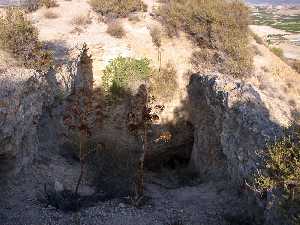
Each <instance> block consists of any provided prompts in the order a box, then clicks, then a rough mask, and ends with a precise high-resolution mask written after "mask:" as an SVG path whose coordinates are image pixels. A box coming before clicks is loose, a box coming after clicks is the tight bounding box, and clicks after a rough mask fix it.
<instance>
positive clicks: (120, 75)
mask: <svg viewBox="0 0 300 225" xmlns="http://www.w3.org/2000/svg"><path fill="white" fill-rule="evenodd" d="M149 65H150V61H149V60H148V59H146V58H144V59H133V58H125V57H118V58H116V59H114V60H113V61H112V62H111V63H110V64H109V65H108V66H107V67H106V68H105V70H104V74H103V77H102V82H103V83H102V84H103V88H104V90H105V91H106V92H107V93H110V94H112V95H113V96H120V95H121V94H122V92H123V91H126V90H128V89H129V88H130V86H129V85H134V83H135V82H139V81H143V80H147V79H148V78H149V76H150V72H151V69H150V66H149Z"/></svg>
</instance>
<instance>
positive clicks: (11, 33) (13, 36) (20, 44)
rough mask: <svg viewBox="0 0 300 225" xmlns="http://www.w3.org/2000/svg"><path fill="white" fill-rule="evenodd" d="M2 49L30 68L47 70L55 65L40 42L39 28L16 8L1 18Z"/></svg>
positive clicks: (0, 43)
mask: <svg viewBox="0 0 300 225" xmlns="http://www.w3.org/2000/svg"><path fill="white" fill-rule="evenodd" d="M0 47H1V48H2V49H3V50H5V51H7V52H9V53H10V54H11V55H13V56H15V57H16V58H17V59H18V60H21V61H22V62H23V64H24V65H25V66H26V67H28V68H34V69H37V70H47V69H49V67H50V65H51V64H52V63H53V58H52V56H51V54H50V52H48V51H45V50H44V49H43V45H42V43H41V42H40V41H39V40H38V30H37V28H36V27H35V26H33V24H32V23H31V21H29V20H28V19H27V18H26V16H25V15H24V12H22V11H20V10H19V9H16V8H11V9H8V10H7V11H6V14H5V15H4V16H2V17H0Z"/></svg>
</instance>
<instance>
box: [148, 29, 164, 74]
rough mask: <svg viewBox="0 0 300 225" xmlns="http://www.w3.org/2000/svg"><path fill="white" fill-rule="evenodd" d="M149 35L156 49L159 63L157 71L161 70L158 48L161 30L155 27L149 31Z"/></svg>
mask: <svg viewBox="0 0 300 225" xmlns="http://www.w3.org/2000/svg"><path fill="white" fill-rule="evenodd" d="M150 35H151V38H152V42H153V44H154V45H155V47H156V48H157V58H158V63H159V70H160V68H161V52H160V47H161V36H162V34H161V30H160V29H159V28H158V27H157V26H155V27H152V28H151V29H150Z"/></svg>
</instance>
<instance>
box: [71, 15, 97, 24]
mask: <svg viewBox="0 0 300 225" xmlns="http://www.w3.org/2000/svg"><path fill="white" fill-rule="evenodd" d="M71 23H72V24H73V25H75V26H77V27H83V26H86V25H88V24H91V23H92V19H91V17H90V14H87V15H79V16H75V17H74V18H73V19H72V21H71Z"/></svg>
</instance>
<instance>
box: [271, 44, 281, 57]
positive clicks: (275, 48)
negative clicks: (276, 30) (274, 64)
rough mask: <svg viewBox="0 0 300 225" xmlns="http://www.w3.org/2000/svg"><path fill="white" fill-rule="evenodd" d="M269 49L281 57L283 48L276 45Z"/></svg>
mask: <svg viewBox="0 0 300 225" xmlns="http://www.w3.org/2000/svg"><path fill="white" fill-rule="evenodd" d="M271 51H272V52H273V53H274V54H275V55H277V56H278V57H279V58H281V59H282V58H283V50H282V49H281V48H277V47H272V48H271Z"/></svg>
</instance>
